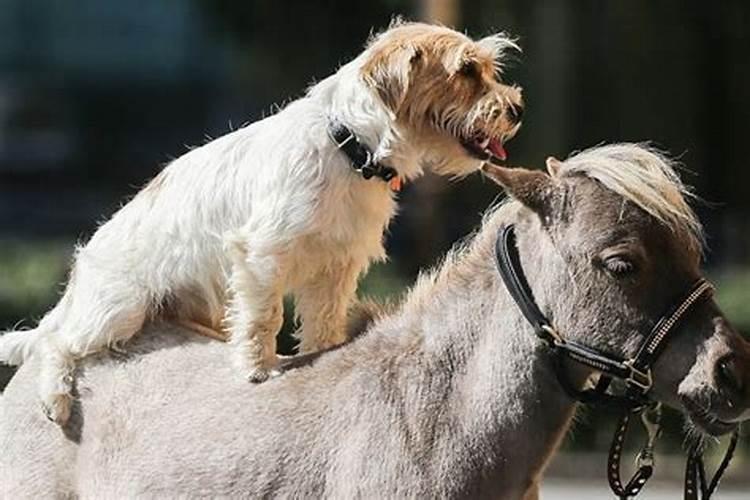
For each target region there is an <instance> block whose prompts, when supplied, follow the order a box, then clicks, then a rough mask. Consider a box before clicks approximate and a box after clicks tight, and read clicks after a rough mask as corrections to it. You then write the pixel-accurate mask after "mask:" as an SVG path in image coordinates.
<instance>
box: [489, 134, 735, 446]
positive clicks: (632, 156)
mask: <svg viewBox="0 0 750 500" xmlns="http://www.w3.org/2000/svg"><path fill="white" fill-rule="evenodd" d="M484 171H485V173H486V174H487V175H488V176H489V177H491V178H492V179H494V180H495V181H496V182H497V183H499V184H500V185H502V186H503V187H504V188H505V189H506V190H507V192H508V193H509V194H510V195H511V196H512V197H514V198H515V199H517V200H518V201H520V202H521V204H522V205H523V206H522V207H521V208H519V211H518V214H517V217H518V222H517V227H518V246H519V251H520V255H521V258H522V262H523V264H524V269H525V270H526V273H527V274H528V277H529V282H530V285H531V287H532V289H533V291H534V295H535V296H536V298H537V301H538V302H539V304H540V306H541V308H542V310H543V312H544V313H545V314H546V315H547V316H548V317H549V318H550V319H551V321H552V323H553V324H554V326H555V328H556V329H557V330H558V331H559V333H560V334H561V335H562V336H563V337H565V338H566V339H570V340H575V341H577V342H580V343H583V344H587V345H588V346H590V347H593V348H596V349H599V350H601V351H604V352H606V353H610V354H611V355H613V356H617V357H620V358H625V359H628V358H632V357H633V356H634V355H635V354H636V351H637V349H638V348H639V347H640V345H641V344H642V343H643V341H644V338H645V336H646V335H647V334H648V333H649V332H650V331H651V329H652V328H653V327H654V325H655V324H656V323H657V322H658V321H659V319H660V318H661V317H662V316H663V315H664V314H665V313H666V312H667V310H669V309H670V307H671V306H672V305H673V304H674V303H675V302H676V301H679V300H680V299H681V298H682V297H683V296H684V294H685V292H686V291H687V290H688V289H689V288H690V286H691V284H693V283H695V282H696V280H698V279H699V278H700V277H701V269H700V265H701V260H702V248H703V234H702V229H701V225H700V223H699V222H698V220H697V218H696V216H695V214H694V213H693V212H692V210H691V209H690V207H689V205H688V203H687V198H689V196H690V195H689V193H688V191H687V190H686V188H685V187H684V185H683V184H682V183H681V182H680V180H679V178H678V176H677V174H676V173H675V171H674V169H673V167H672V165H671V164H670V162H669V161H668V160H667V159H665V158H664V157H663V156H662V155H660V154H659V153H657V152H655V151H653V150H652V149H649V148H646V147H643V146H639V145H634V144H620V145H611V146H604V147H599V148H594V149H590V150H587V151H584V152H582V153H579V154H577V155H574V156H572V157H570V158H569V159H567V160H566V161H564V162H561V161H558V160H555V159H554V158H551V159H549V160H548V161H547V172H546V173H545V172H541V171H531V170H524V169H507V168H501V167H495V166H491V165H487V166H485V167H484ZM652 372H653V388H652V395H653V396H654V397H655V398H656V399H658V400H661V401H663V402H665V403H666V404H668V405H670V406H673V407H676V408H680V409H682V410H683V411H684V412H685V413H686V414H687V415H688V416H689V418H690V420H691V421H692V422H693V423H694V424H695V425H696V426H697V427H698V428H699V429H701V430H702V431H704V432H707V433H709V434H712V435H719V434H723V433H726V432H729V431H731V430H733V429H734V427H736V425H737V423H738V422H739V421H741V420H744V419H747V418H748V417H750V410H748V408H750V344H749V343H748V342H746V341H745V340H743V339H742V337H741V336H740V335H739V334H738V333H737V332H736V331H735V330H734V329H733V328H732V326H731V325H730V324H729V321H728V320H727V319H726V318H725V316H724V314H723V313H722V312H721V310H720V309H719V307H718V306H717V304H716V303H715V302H714V301H713V299H711V298H709V299H707V300H703V301H701V302H700V303H699V304H697V305H696V306H695V307H693V308H692V309H691V310H690V311H689V313H688V314H687V316H686V317H685V318H684V320H683V321H682V322H680V324H679V325H678V327H677V328H676V329H674V330H673V331H671V332H670V333H669V338H667V339H666V341H665V349H664V351H663V352H662V353H661V354H660V356H659V357H658V358H657V360H656V362H655V363H654V364H653V369H652Z"/></svg>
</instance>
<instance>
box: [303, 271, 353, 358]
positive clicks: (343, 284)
mask: <svg viewBox="0 0 750 500" xmlns="http://www.w3.org/2000/svg"><path fill="white" fill-rule="evenodd" d="M365 267H366V264H363V265H358V264H357V263H355V262H353V261H348V262H346V261H345V262H341V263H340V264H335V265H333V266H331V267H326V268H324V269H322V270H321V271H320V272H318V273H316V274H315V275H314V276H313V277H312V279H310V280H308V281H307V282H306V283H305V284H304V285H303V286H301V287H300V288H299V289H298V290H297V291H295V297H296V306H297V307H296V311H297V315H298V316H299V317H300V318H301V320H302V327H301V328H300V330H299V331H298V332H297V336H298V338H299V340H300V345H299V352H300V353H303V354H305V353H310V352H315V351H319V350H321V349H327V348H329V347H333V346H335V345H338V344H341V343H343V342H345V341H346V340H347V336H346V325H347V312H348V309H349V306H350V304H351V302H352V300H353V299H354V297H355V292H356V290H357V278H358V277H359V274H360V271H361V270H363V269H364V268H365Z"/></svg>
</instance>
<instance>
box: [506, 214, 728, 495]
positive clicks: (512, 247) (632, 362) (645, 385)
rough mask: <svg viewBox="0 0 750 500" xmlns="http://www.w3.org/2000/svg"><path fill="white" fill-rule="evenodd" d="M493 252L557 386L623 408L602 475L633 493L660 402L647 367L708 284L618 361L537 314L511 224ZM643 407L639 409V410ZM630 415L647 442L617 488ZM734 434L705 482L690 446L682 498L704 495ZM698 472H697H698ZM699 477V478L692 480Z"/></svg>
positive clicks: (645, 467) (698, 286)
mask: <svg viewBox="0 0 750 500" xmlns="http://www.w3.org/2000/svg"><path fill="white" fill-rule="evenodd" d="M495 255H496V258H497V267H498V270H499V272H500V276H501V277H502V279H503V283H505V287H506V288H507V289H508V292H509V293H510V295H511V297H513V300H514V301H515V303H516V305H517V306H518V308H519V309H520V310H521V312H522V313H523V315H524V317H525V318H526V320H527V321H528V322H529V323H530V324H531V326H532V327H533V328H534V333H535V334H536V335H537V337H539V338H540V339H541V340H543V341H544V342H545V343H546V344H547V345H548V346H549V347H550V349H551V352H552V355H553V360H554V364H555V371H556V375H557V379H558V381H559V382H560V385H561V386H562V388H563V389H564V390H565V392H567V393H568V394H569V395H570V396H571V397H572V398H574V399H576V400H578V401H581V402H583V403H587V404H602V405H606V406H614V407H616V408H619V409H621V410H622V411H623V416H622V418H621V419H620V423H619V425H618V428H617V430H616V431H615V436H614V438H613V440H612V446H611V448H610V452H609V460H608V464H607V479H608V480H609V485H610V488H611V489H612V491H613V492H614V493H615V495H617V496H618V497H619V498H621V499H627V498H629V497H633V496H635V495H637V494H638V493H639V492H640V491H641V489H642V488H643V486H644V485H645V484H646V481H647V480H648V479H649V478H650V477H651V474H652V473H653V446H654V442H655V440H656V438H657V437H658V435H659V426H660V418H661V413H660V406H659V405H658V403H655V402H653V401H651V400H650V398H649V392H650V390H651V387H652V385H653V375H652V373H651V366H652V364H653V363H654V362H655V361H656V359H657V358H658V357H659V355H660V354H661V353H662V351H663V349H664V346H665V345H666V343H667V340H668V339H669V335H670V333H672V332H673V331H674V330H675V329H676V328H677V326H678V325H679V324H680V322H681V321H682V320H683V319H684V317H685V316H686V315H687V313H688V312H690V311H691V310H692V309H693V307H694V306H695V305H696V304H698V303H700V302H701V301H703V300H706V299H707V298H709V297H710V296H711V295H712V294H713V286H712V285H711V284H710V283H709V282H708V281H706V280H705V279H703V278H701V279H698V280H697V281H696V282H695V283H693V285H692V286H691V287H690V289H689V290H688V292H687V293H686V294H685V295H684V296H683V297H682V298H681V300H679V301H678V302H677V303H675V304H674V305H673V306H672V307H671V308H670V309H669V310H668V311H667V312H666V313H665V314H664V315H662V317H661V318H660V319H659V321H658V322H657V323H656V325H654V327H653V328H652V329H651V331H650V332H649V334H648V335H647V336H646V339H645V340H644V341H643V343H642V344H641V345H640V347H639V348H638V351H637V353H636V354H635V356H633V357H632V358H628V359H623V358H620V357H618V356H614V355H612V354H610V353H606V352H604V351H601V350H598V349H594V348H591V347H589V346H586V345H583V344H580V343H578V342H575V341H572V340H566V339H565V338H563V337H562V336H561V335H560V333H559V332H558V331H557V330H556V329H555V327H554V326H553V325H552V322H551V321H550V320H549V319H548V318H547V317H546V316H545V315H544V313H542V311H541V310H540V309H539V306H538V305H537V303H536V301H535V300H534V294H533V292H532V291H531V287H530V286H529V283H528V281H527V280H526V276H525V274H524V272H523V267H522V266H521V259H520V256H519V254H518V247H517V245H516V234H515V228H514V226H513V225H512V224H511V225H508V226H505V227H504V228H503V229H502V230H501V231H500V234H499V235H498V238H497V241H496V243H495ZM565 358H568V359H571V360H573V361H575V362H578V363H580V364H583V365H585V366H587V367H589V368H591V369H593V370H595V371H596V372H598V373H599V380H598V382H597V384H596V386H595V387H594V388H593V389H585V390H579V389H578V388H577V387H575V386H574V385H573V384H572V383H571V382H570V380H569V378H568V376H567V374H566V372H565V366H564V360H565ZM613 379H619V380H622V381H623V382H624V383H625V386H626V388H627V389H626V390H625V392H624V394H613V393H610V392H607V391H608V388H609V386H610V384H611V382H612V380H613ZM644 410H645V411H644ZM633 414H642V419H643V422H644V425H645V427H646V430H647V433H648V440H647V443H646V445H645V446H644V448H643V450H642V451H641V453H640V454H639V455H638V459H637V469H636V472H635V474H634V475H633V477H632V478H631V479H630V480H629V481H628V483H627V484H626V485H625V486H623V484H622V481H621V479H620V458H621V456H622V445H623V441H624V438H625V433H626V432H627V429H628V425H629V421H630V418H631V416H632V415H633ZM736 442H737V434H736V432H735V435H734V436H733V437H732V441H731V443H730V447H729V449H728V450H727V453H726V454H725V457H724V460H723V461H722V465H721V466H720V467H719V470H718V471H717V473H716V475H715V476H714V477H713V478H712V479H711V481H710V482H708V483H707V481H706V478H705V473H704V472H703V467H702V459H701V455H700V451H699V450H698V449H697V448H693V449H692V450H691V451H690V454H689V457H688V465H687V473H686V482H685V498H686V499H697V498H698V497H697V491H700V493H702V496H703V498H704V499H707V498H709V497H710V496H711V494H712V493H713V490H714V489H715V488H716V485H717V484H718V481H719V479H720V477H721V475H722V474H723V472H724V470H725V469H726V467H727V466H728V464H729V461H730V460H731V457H732V453H733V451H734V447H735V445H736ZM699 473H700V475H698V474H699ZM698 481H700V482H698Z"/></svg>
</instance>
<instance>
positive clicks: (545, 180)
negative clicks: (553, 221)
mask: <svg viewBox="0 0 750 500" xmlns="http://www.w3.org/2000/svg"><path fill="white" fill-rule="evenodd" d="M482 172H483V173H484V174H485V175H487V177H489V178H490V179H492V180H493V181H495V182H496V183H498V184H499V185H500V186H502V187H503V188H504V189H505V190H506V191H507V192H508V194H509V195H510V196H512V197H513V198H515V199H517V200H518V201H520V202H521V203H523V204H524V205H526V206H527V207H529V208H530V209H532V210H533V211H535V212H537V213H538V214H539V215H549V211H550V209H551V201H552V196H553V192H554V182H553V181H552V178H551V177H550V176H549V175H547V174H546V173H544V172H542V171H539V170H528V169H525V168H506V167H498V166H497V165H492V164H490V163H485V164H484V165H483V166H482Z"/></svg>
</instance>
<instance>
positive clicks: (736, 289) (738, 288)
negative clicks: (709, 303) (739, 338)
mask: <svg viewBox="0 0 750 500" xmlns="http://www.w3.org/2000/svg"><path fill="white" fill-rule="evenodd" d="M714 281H715V282H716V284H717V288H716V301H717V302H718V303H719V305H720V306H721V308H722V310H723V311H724V314H726V316H727V318H729V320H730V321H731V322H732V324H733V325H734V326H735V328H737V329H738V330H740V331H741V332H742V333H743V334H745V336H746V337H747V336H748V332H750V269H732V270H725V271H723V272H721V273H719V274H717V275H716V277H715V279H714Z"/></svg>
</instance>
